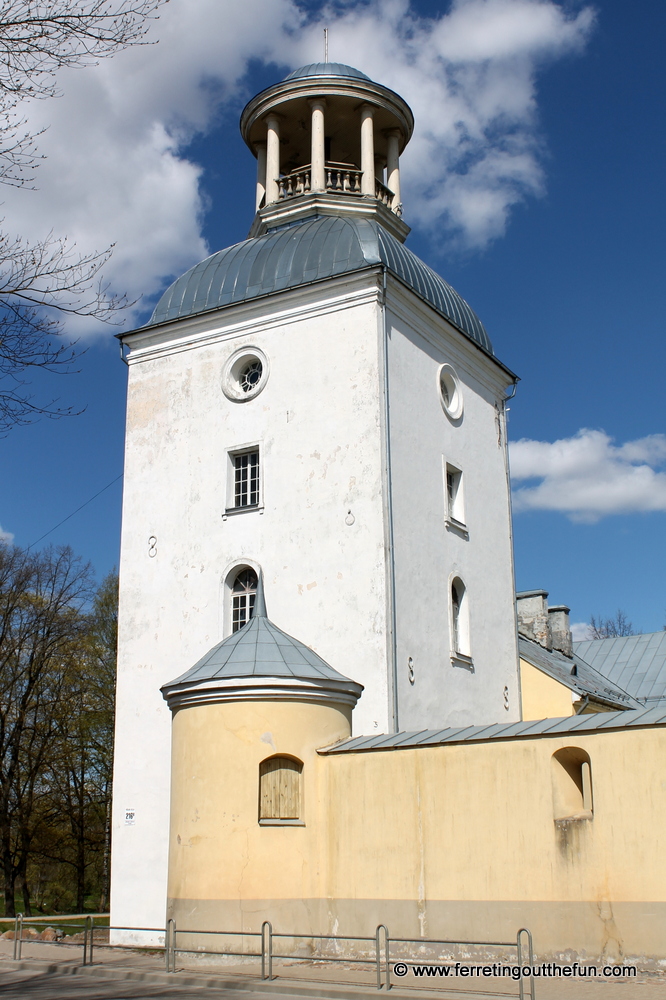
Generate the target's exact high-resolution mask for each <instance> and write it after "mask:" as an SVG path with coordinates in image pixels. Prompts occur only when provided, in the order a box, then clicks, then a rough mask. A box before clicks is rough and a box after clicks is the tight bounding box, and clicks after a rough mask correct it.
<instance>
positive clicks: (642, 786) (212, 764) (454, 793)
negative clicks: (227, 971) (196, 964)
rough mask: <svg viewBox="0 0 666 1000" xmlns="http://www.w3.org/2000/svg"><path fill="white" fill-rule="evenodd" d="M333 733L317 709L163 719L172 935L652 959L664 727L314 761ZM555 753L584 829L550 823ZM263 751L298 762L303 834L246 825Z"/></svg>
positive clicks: (341, 725)
mask: <svg viewBox="0 0 666 1000" xmlns="http://www.w3.org/2000/svg"><path fill="white" fill-rule="evenodd" d="M348 733H349V715H348V712H347V710H346V709H344V708H342V707H336V706H330V705H316V704H306V703H293V704H289V703H286V702H275V703H259V702H238V703H226V704H219V705H208V706H201V707H192V708H184V709H181V710H180V711H178V712H177V713H176V714H175V717H174V731H173V737H174V738H173V761H174V764H173V786H172V821H171V824H172V825H171V845H170V871H169V913H170V915H171V916H173V917H175V919H176V921H177V923H178V926H179V927H182V928H184V927H186V926H187V927H188V928H192V929H197V928H198V929H214V928H224V929H238V930H241V929H243V930H245V931H258V930H259V929H260V927H261V923H262V921H263V920H264V919H269V920H271V921H272V922H273V926H274V930H275V931H280V932H285V931H292V932H294V933H305V934H307V933H321V934H326V933H337V934H345V933H346V934H352V935H372V934H373V933H374V929H375V926H376V925H377V924H378V923H380V922H382V923H386V924H387V925H388V927H389V930H390V933H391V936H392V938H396V937H419V936H423V937H430V938H448V939H456V938H457V939H461V938H463V939H465V938H467V939H475V940H484V939H485V940H498V939H511V938H515V933H516V930H517V929H518V928H519V927H520V926H523V925H525V926H527V927H529V928H530V929H531V930H532V932H533V934H534V942H535V948H536V951H537V952H538V954H539V955H540V956H542V957H543V956H555V955H558V954H559V955H561V954H562V953H563V952H566V951H570V952H573V953H576V954H578V955H579V956H588V957H589V956H594V957H596V956H601V955H603V956H605V957H607V958H618V959H619V958H622V957H628V956H648V957H650V958H652V959H657V958H665V957H666V943H665V942H666V860H665V859H666V780H665V779H664V768H663V762H664V760H665V759H666V729H665V728H664V727H650V728H644V729H625V730H616V731H607V732H603V731H597V732H589V733H580V734H578V735H574V734H568V735H564V736H541V737H535V738H522V739H513V740H512V739H506V740H492V741H486V742H480V743H460V744H455V745H447V746H433V747H423V748H419V749H410V750H390V751H381V750H374V751H370V752H360V753H342V754H335V753H333V754H318V753H317V748H321V747H325V746H327V745H330V744H332V743H334V742H335V741H337V740H339V739H341V738H343V737H345V736H347V735H348ZM564 748H573V757H572V759H574V758H575V759H578V760H589V765H590V772H591V786H592V788H591V805H592V814H591V816H590V814H589V812H588V813H584V812H582V811H581V815H580V816H579V818H569V819H559V820H556V819H555V814H556V809H555V807H554V802H555V801H556V798H555V796H556V791H555V788H556V785H557V784H558V782H560V783H561V781H563V780H566V775H565V774H564V772H563V771H562V767H561V765H560V764H559V763H558V762H557V760H555V759H554V758H553V754H554V753H556V752H557V751H559V750H563V749H564ZM274 753H282V754H289V755H293V756H296V757H297V758H299V759H300V760H302V761H303V822H304V824H305V825H304V826H294V825H291V826H260V825H259V822H258V780H259V779H258V774H259V765H260V762H261V761H262V760H263V759H265V758H266V757H269V756H271V755H272V754H274ZM560 756H562V755H560ZM563 756H564V759H568V757H570V756H571V754H568V755H567V754H564V755H563ZM558 768H559V770H558ZM581 801H582V800H581ZM589 804H590V803H589V802H587V803H586V805H587V806H589ZM581 810H582V805H581Z"/></svg>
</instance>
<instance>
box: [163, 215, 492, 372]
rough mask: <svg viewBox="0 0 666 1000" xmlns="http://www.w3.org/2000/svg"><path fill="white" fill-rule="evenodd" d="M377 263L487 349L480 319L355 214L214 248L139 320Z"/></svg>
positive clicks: (187, 312) (177, 314)
mask: <svg viewBox="0 0 666 1000" xmlns="http://www.w3.org/2000/svg"><path fill="white" fill-rule="evenodd" d="M377 264H384V265H385V266H386V268H387V269H388V270H389V271H390V273H391V274H393V275H394V276H395V277H396V278H398V279H399V280H400V281H402V282H403V283H404V284H405V285H406V286H407V287H408V288H410V289H411V290H412V291H413V292H415V294H416V295H418V296H419V297H420V298H421V299H423V300H424V301H425V302H427V303H428V304H429V305H430V306H432V308H433V309H435V310H436V311H437V312H438V313H440V314H441V315H442V316H444V317H445V319H447V320H448V321H449V322H450V323H451V324H452V325H453V326H455V327H456V328H457V329H458V330H460V331H461V332H462V333H464V334H465V336H467V337H469V338H470V339H471V340H473V341H474V342H475V343H476V344H478V345H479V347H481V348H482V349H483V350H484V351H486V352H487V353H488V354H491V355H492V354H493V348H492V344H491V342H490V338H489V337H488V334H487V333H486V330H485V328H484V326H483V323H482V322H481V320H480V319H479V317H478V316H477V315H476V313H475V312H474V311H473V310H472V309H471V308H470V307H469V306H468V304H467V303H466V302H465V300H464V299H463V298H461V296H460V295H458V293H457V292H456V291H455V290H454V289H453V288H452V287H451V285H449V284H448V282H446V281H444V279H443V278H441V277H440V276H439V275H438V274H436V272H435V271H433V270H432V268H430V267H428V266H427V264H424V263H423V261H422V260H420V259H419V258H418V257H417V256H416V254H413V253H412V252H411V250H408V249H407V247H405V246H403V244H402V243H400V242H399V241H398V240H397V239H396V238H395V237H394V236H391V234H390V233H389V232H387V230H386V229H384V227H383V226H382V225H380V223H378V222H377V221H376V220H374V219H364V218H360V217H355V216H345V217H341V216H330V215H326V216H317V217H316V218H314V219H310V220H304V221H302V222H299V223H296V224H294V225H292V226H288V227H286V228H284V229H279V230H274V231H273V232H269V233H266V235H265V236H259V237H256V238H253V239H249V240H245V241H244V242H243V243H237V244H236V245H235V246H232V247H228V248H227V249H226V250H219V251H218V252H217V253H214V254H213V255H212V256H211V257H208V258H207V259H206V260H203V261H201V263H200V264H196V265H195V266H194V267H193V268H191V269H190V270H189V271H187V272H186V273H185V274H183V275H182V276H181V277H180V278H178V279H177V280H176V281H174V283H173V284H172V285H171V287H170V288H168V289H167V290H166V292H165V293H164V295H163V296H162V298H161V299H160V301H159V302H158V303H157V306H156V307H155V311H154V312H153V315H152V317H151V319H150V321H149V323H148V324H147V325H148V326H154V325H156V324H157V323H166V322H168V321H169V320H177V319H183V318H185V317H187V316H194V315H198V314H199V313H203V312H208V311H210V310H213V309H219V308H221V307H222V306H227V305H233V304H236V303H240V302H247V301H248V300H250V299H253V298H258V297H259V296H262V295H269V294H271V293H272V292H278V291H284V290H286V289H289V288H298V287H299V286H301V285H306V284H310V283H311V282H313V281H320V280H323V279H325V278H332V277H335V276H337V275H342V274H348V273H350V272H353V271H358V270H361V269H363V268H366V267H372V266H373V265H377Z"/></svg>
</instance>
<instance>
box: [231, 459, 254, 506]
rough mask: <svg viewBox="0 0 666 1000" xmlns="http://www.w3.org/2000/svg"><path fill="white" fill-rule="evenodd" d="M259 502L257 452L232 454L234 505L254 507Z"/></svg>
mask: <svg viewBox="0 0 666 1000" xmlns="http://www.w3.org/2000/svg"><path fill="white" fill-rule="evenodd" d="M258 503H259V452H258V451H246V452H245V453H244V454H243V455H234V507H256V506H257V504H258Z"/></svg>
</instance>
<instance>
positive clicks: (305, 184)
mask: <svg viewBox="0 0 666 1000" xmlns="http://www.w3.org/2000/svg"><path fill="white" fill-rule="evenodd" d="M325 177H326V191H327V192H328V193H331V194H343V195H355V196H356V197H360V195H361V193H362V187H361V185H362V177H363V171H361V170H359V169H358V167H355V166H354V165H353V164H351V163H327V164H326V166H325ZM277 185H278V192H279V199H280V201H284V200H285V199H287V198H297V197H299V196H300V195H304V194H310V193H311V191H312V168H311V165H310V164H309V163H307V164H306V165H305V166H303V167H297V168H296V170H292V171H290V173H288V174H283V176H282V177H280V178H279V179H278V182H277ZM375 197H376V198H377V200H378V201H381V202H382V203H383V204H384V205H386V206H387V208H391V207H392V205H393V200H394V196H393V192H392V191H391V189H390V188H388V187H387V186H386V185H385V184H383V183H382V181H380V180H377V179H375Z"/></svg>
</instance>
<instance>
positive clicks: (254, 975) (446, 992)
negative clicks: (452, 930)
mask: <svg viewBox="0 0 666 1000" xmlns="http://www.w3.org/2000/svg"><path fill="white" fill-rule="evenodd" d="M12 949H13V942H12V941H8V940H3V941H0V970H1V971H2V972H9V971H18V970H19V969H21V970H24V971H25V970H30V971H32V972H34V973H39V972H43V971H45V970H47V969H48V970H49V971H50V972H51V973H52V974H55V973H57V972H62V973H65V972H66V973H69V974H70V975H73V974H75V975H77V976H85V977H93V978H95V979H106V980H109V979H111V980H114V981H116V982H118V981H125V982H127V981H133V982H137V983H138V982H142V983H145V984H147V983H154V984H155V985H161V986H179V987H181V988H182V987H192V988H195V989H196V988H201V987H204V988H206V989H207V990H209V991H210V990H214V991H218V990H219V991H225V992H227V991H232V992H233V993H236V994H240V995H241V996H242V995H243V994H246V995H247V994H248V993H257V994H261V995H266V996H270V995H271V994H281V995H284V994H288V995H290V996H304V997H325V998H332V1000H335V998H340V1000H348V998H349V997H350V996H353V997H355V998H364V1000H365V998H366V997H376V996H379V997H381V995H382V994H383V993H385V992H386V990H385V989H382V990H381V991H379V990H377V988H376V984H377V979H376V969H375V966H374V965H373V964H371V963H368V964H365V963H364V964H362V965H356V964H351V963H347V962H345V963H340V964H337V963H331V962H321V961H285V960H279V961H278V960H276V961H274V963H273V975H274V977H275V978H274V979H273V981H272V982H267V981H263V980H262V979H261V978H260V976H261V963H260V960H259V958H256V959H248V960H245V961H243V960H238V959H224V958H216V957H215V956H196V955H178V957H177V964H176V969H177V971H176V973H175V974H171V975H169V974H167V973H166V972H165V971H164V955H163V953H162V952H159V951H154V952H151V951H147V952H143V951H138V950H124V949H123V950H121V949H118V948H115V947H109V946H104V945H99V946H97V945H96V946H95V951H94V956H93V960H94V964H93V965H92V966H86V967H82V966H81V961H82V955H83V948H82V945H81V944H80V943H78V942H77V943H76V944H73V945H64V944H55V943H54V944H51V943H35V942H24V943H23V945H22V961H21V962H20V963H15V962H13V961H12ZM391 979H392V990H391V995H392V996H393V997H394V998H395V1000H399V998H401V997H404V998H407V997H411V998H412V1000H417V998H420V997H423V998H425V997H430V998H433V997H443V998H446V1000H458V998H462V1000H473V998H474V997H497V998H508V997H517V996H518V983H517V982H516V981H515V980H513V979H508V978H506V977H502V978H484V979H478V978H475V979H469V978H467V979H462V978H456V979H453V978H449V979H446V980H442V979H438V981H437V983H436V985H433V986H431V982H432V980H431V981H430V982H429V983H428V986H427V988H425V984H424V983H423V980H422V979H416V978H415V976H414V975H413V973H412V971H411V969H410V971H409V972H408V975H407V976H405V977H404V978H402V979H400V978H398V977H396V976H395V975H392V977H391ZM535 986H536V996H537V998H538V1000H666V973H653V972H641V971H639V973H638V976H637V977H636V978H633V977H632V978H626V979H619V980H615V979H614V980H608V979H602V978H596V979H593V980H590V979H580V978H569V979H566V978H562V979H559V978H558V979H536V980H535ZM525 987H526V998H527V997H528V996H529V992H528V991H529V986H528V983H527V982H526V983H525Z"/></svg>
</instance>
